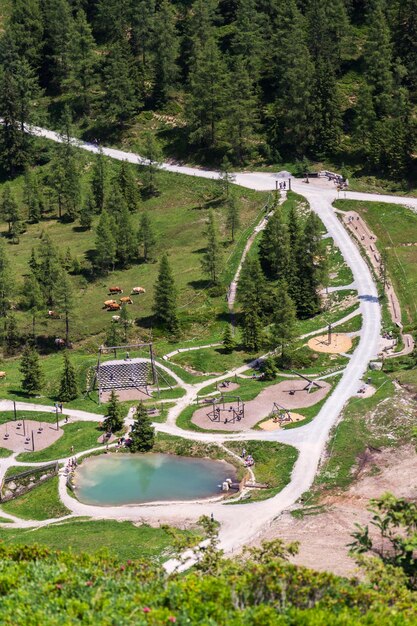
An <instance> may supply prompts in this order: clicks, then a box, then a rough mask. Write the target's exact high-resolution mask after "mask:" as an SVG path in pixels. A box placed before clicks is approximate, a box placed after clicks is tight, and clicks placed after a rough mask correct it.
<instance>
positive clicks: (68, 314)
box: [54, 269, 74, 347]
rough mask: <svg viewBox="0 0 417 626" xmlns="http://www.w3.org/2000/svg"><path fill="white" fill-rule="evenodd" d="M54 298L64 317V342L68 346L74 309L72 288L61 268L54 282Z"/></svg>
mask: <svg viewBox="0 0 417 626" xmlns="http://www.w3.org/2000/svg"><path fill="white" fill-rule="evenodd" d="M54 300H55V303H56V305H57V308H58V310H59V311H60V312H62V313H63V315H64V319H65V344H66V346H67V347H69V346H70V322H71V318H72V314H73V311H74V289H73V287H72V283H71V279H70V277H69V276H68V273H67V272H66V271H65V270H64V269H62V270H61V271H60V272H59V274H58V279H57V282H56V284H55V292H54Z"/></svg>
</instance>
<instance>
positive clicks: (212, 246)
mask: <svg viewBox="0 0 417 626" xmlns="http://www.w3.org/2000/svg"><path fill="white" fill-rule="evenodd" d="M205 235H206V237H207V246H206V249H205V251H204V254H203V258H202V259H201V267H202V270H203V272H204V273H205V274H206V275H207V276H208V277H209V279H210V281H211V282H212V283H213V285H218V284H219V283H220V272H221V249H220V244H219V240H218V238H217V232H216V224H215V221H214V214H213V212H212V211H210V212H209V215H208V223H207V226H206V229H205Z"/></svg>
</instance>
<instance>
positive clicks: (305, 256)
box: [297, 212, 325, 317]
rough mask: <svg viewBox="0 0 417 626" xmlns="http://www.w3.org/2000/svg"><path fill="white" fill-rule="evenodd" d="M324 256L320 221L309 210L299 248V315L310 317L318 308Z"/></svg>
mask: <svg viewBox="0 0 417 626" xmlns="http://www.w3.org/2000/svg"><path fill="white" fill-rule="evenodd" d="M324 258H325V256H324V244H323V239H322V232H321V222H320V220H319V218H318V217H317V216H316V215H315V213H312V212H311V213H310V214H309V216H308V217H307V220H306V222H305V225H304V231H303V234H302V236H301V239H300V248H299V259H298V276H299V291H298V298H297V310H298V314H299V316H300V317H310V316H312V315H315V314H316V313H317V312H318V311H319V310H320V298H319V293H318V289H319V285H320V284H321V283H322V281H323V271H325V265H324V263H323V261H324Z"/></svg>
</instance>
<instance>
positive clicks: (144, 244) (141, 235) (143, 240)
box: [138, 211, 156, 263]
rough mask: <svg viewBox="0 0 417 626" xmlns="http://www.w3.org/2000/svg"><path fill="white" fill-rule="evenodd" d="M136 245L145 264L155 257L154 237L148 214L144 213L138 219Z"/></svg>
mask: <svg viewBox="0 0 417 626" xmlns="http://www.w3.org/2000/svg"><path fill="white" fill-rule="evenodd" d="M138 245H139V249H140V256H141V257H142V258H143V260H144V261H145V263H148V262H149V261H152V260H153V259H154V257H155V246H156V237H155V234H154V231H153V227H152V223H151V219H150V217H149V214H148V213H147V212H146V211H145V212H144V213H142V215H141V217H140V223H139V230H138Z"/></svg>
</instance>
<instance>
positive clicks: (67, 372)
mask: <svg viewBox="0 0 417 626" xmlns="http://www.w3.org/2000/svg"><path fill="white" fill-rule="evenodd" d="M77 396H78V383H77V376H76V373H75V369H74V367H73V365H72V363H71V361H70V358H69V355H68V352H64V369H63V370H62V374H61V382H60V386H59V392H58V398H59V400H60V401H61V402H71V400H75V399H76V397H77Z"/></svg>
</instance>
